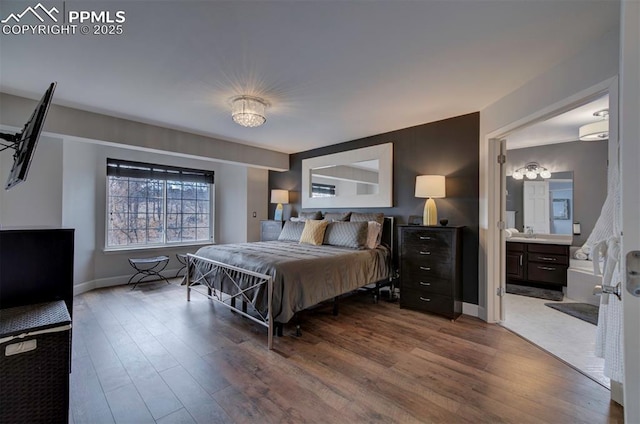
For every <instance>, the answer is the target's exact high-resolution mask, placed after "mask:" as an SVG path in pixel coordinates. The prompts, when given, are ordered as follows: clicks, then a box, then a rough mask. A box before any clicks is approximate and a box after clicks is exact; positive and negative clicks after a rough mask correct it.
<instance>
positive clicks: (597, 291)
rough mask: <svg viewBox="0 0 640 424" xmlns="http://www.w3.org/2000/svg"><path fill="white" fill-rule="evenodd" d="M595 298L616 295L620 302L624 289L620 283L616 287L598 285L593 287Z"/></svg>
mask: <svg viewBox="0 0 640 424" xmlns="http://www.w3.org/2000/svg"><path fill="white" fill-rule="evenodd" d="M593 294H594V296H600V295H602V294H615V295H616V297H617V298H618V300H622V289H621V288H620V283H618V284H616V285H615V286H607V285H605V284H602V285H600V284H597V285H595V286H594V287H593Z"/></svg>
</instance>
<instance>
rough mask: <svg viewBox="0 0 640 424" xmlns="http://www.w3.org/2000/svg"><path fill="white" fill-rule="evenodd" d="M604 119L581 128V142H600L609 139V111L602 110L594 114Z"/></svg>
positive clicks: (579, 135) (579, 133)
mask: <svg viewBox="0 0 640 424" xmlns="http://www.w3.org/2000/svg"><path fill="white" fill-rule="evenodd" d="M593 116H597V117H599V118H602V119H601V120H600V121H596V122H592V123H590V124H586V125H583V126H581V127H580V128H579V129H578V139H580V140H581V141H600V140H607V139H608V138H609V109H602V110H599V111H597V112H594V113H593Z"/></svg>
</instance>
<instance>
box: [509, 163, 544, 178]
mask: <svg viewBox="0 0 640 424" xmlns="http://www.w3.org/2000/svg"><path fill="white" fill-rule="evenodd" d="M538 175H539V176H540V177H541V178H551V172H550V171H549V170H548V169H547V168H545V167H544V166H540V164H539V163H538V162H529V163H527V164H526V165H525V166H523V167H522V168H518V169H516V170H515V171H513V173H512V174H511V176H512V177H513V179H514V180H521V179H523V178H524V177H527V179H529V180H535V179H537V178H538Z"/></svg>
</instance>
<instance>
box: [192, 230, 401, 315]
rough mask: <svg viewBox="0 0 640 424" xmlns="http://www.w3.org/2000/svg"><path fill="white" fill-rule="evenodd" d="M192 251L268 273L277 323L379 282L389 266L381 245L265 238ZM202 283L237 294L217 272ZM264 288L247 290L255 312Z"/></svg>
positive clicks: (264, 306) (264, 295) (264, 296)
mask: <svg viewBox="0 0 640 424" xmlns="http://www.w3.org/2000/svg"><path fill="white" fill-rule="evenodd" d="M196 255H197V256H202V257H204V258H208V259H213V260H215V261H218V262H222V263H225V264H228V265H234V266H237V267H240V268H243V269H246V270H251V271H255V272H259V273H262V274H267V275H271V276H272V277H273V301H272V302H273V304H272V310H273V318H274V321H275V322H280V323H286V322H288V321H289V320H290V319H291V318H292V317H293V315H294V314H295V313H296V312H297V311H301V310H303V309H306V308H308V307H310V306H313V305H316V304H318V303H319V302H322V301H325V300H327V299H331V298H333V297H335V296H338V295H340V294H343V293H347V292H350V291H352V290H355V289H357V288H359V287H362V286H365V285H367V284H370V283H375V282H378V281H381V280H384V279H386V278H388V276H389V269H390V266H389V261H390V258H389V256H390V254H389V250H388V249H387V248H386V247H384V246H380V247H378V248H377V249H372V250H370V249H366V250H354V249H348V248H342V247H334V246H327V245H322V246H312V245H308V244H299V243H297V242H287V241H268V242H256V243H238V244H222V245H215V246H207V247H203V248H201V249H199V250H198V252H197V253H196ZM191 272H192V273H193V270H192V271H191ZM244 283H245V284H246V281H245V282H244ZM207 284H208V285H209V286H210V287H212V288H215V289H217V290H220V291H221V292H223V293H227V294H235V293H236V292H237V290H236V289H235V287H234V286H233V284H231V283H230V281H229V280H228V279H227V278H225V277H224V276H222V275H220V273H218V274H217V275H212V276H211V277H210V278H208V279H207ZM266 292H267V290H266V287H264V289H261V290H256V291H254V292H252V293H249V296H250V298H251V300H252V303H253V304H254V305H255V306H256V307H257V308H258V309H259V310H261V311H266V309H267V293H266Z"/></svg>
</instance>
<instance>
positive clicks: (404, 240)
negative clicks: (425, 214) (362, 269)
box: [398, 225, 464, 319]
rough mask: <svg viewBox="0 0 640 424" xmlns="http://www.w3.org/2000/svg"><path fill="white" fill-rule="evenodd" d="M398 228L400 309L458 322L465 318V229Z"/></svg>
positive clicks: (415, 226)
mask: <svg viewBox="0 0 640 424" xmlns="http://www.w3.org/2000/svg"><path fill="white" fill-rule="evenodd" d="M398 228H399V232H400V238H399V246H398V247H399V249H398V250H399V251H400V307H401V308H407V309H415V310H418V311H424V312H432V313H435V314H440V315H444V316H446V317H447V318H450V319H456V318H458V317H459V316H460V314H462V230H463V228H464V227H435V226H433V227H432V226H422V225H400V226H399V227H398Z"/></svg>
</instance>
